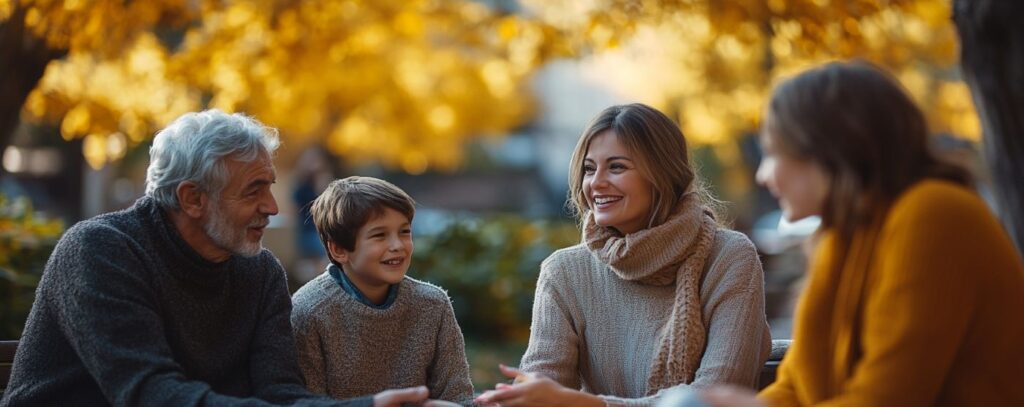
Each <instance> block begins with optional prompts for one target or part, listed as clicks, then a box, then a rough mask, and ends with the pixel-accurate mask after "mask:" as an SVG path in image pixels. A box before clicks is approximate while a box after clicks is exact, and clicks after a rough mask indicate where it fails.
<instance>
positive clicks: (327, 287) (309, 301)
mask: <svg viewBox="0 0 1024 407" xmlns="http://www.w3.org/2000/svg"><path fill="white" fill-rule="evenodd" d="M337 287H338V284H337V283H336V282H335V281H334V279H333V278H331V276H330V275H329V274H327V273H321V274H320V275H318V276H316V277H314V278H313V279H312V280H309V282H307V283H306V284H303V285H302V287H299V289H298V290H296V291H295V294H292V306H293V307H294V308H295V309H299V308H313V307H316V306H318V305H319V304H321V303H323V302H325V301H326V300H327V299H329V298H331V296H333V295H338V294H340V290H336V289H335V288H337Z"/></svg>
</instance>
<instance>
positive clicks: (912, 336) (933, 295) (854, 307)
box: [759, 181, 1024, 406]
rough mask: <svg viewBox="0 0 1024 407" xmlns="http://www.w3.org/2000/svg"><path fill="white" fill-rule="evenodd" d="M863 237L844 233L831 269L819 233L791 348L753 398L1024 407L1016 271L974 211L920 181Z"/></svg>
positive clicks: (829, 243)
mask: <svg viewBox="0 0 1024 407" xmlns="http://www.w3.org/2000/svg"><path fill="white" fill-rule="evenodd" d="M871 229H872V228H865V230H861V231H858V232H857V233H856V235H855V236H854V238H853V241H852V242H851V244H850V246H849V253H848V255H847V257H846V261H844V262H843V264H842V265H841V267H839V268H836V267H831V265H832V263H833V262H834V261H835V260H834V258H835V255H836V254H835V252H836V250H835V237H834V236H833V235H832V234H831V233H829V232H828V231H826V234H825V236H824V237H823V238H822V240H821V242H820V243H819V245H818V249H817V251H816V253H815V255H814V258H813V259H812V262H811V270H810V273H811V275H810V281H809V283H808V287H807V290H806V291H805V292H804V295H803V297H802V298H801V300H800V303H799V305H798V307H797V315H796V325H795V327H794V341H793V347H792V348H791V349H790V352H789V354H787V355H786V357H785V359H784V360H783V362H782V365H781V366H780V368H779V376H778V381H776V382H775V383H774V384H772V385H771V386H769V387H768V388H766V389H764V391H762V392H761V394H760V395H759V397H760V398H761V399H762V400H764V401H766V402H767V403H768V404H771V405H775V406H805V405H818V406H931V405H936V406H1004V405H1016V406H1024V382H1022V381H1024V316H1022V315H1024V264H1022V262H1021V258H1020V256H1019V255H1018V254H1017V253H1016V252H1015V250H1014V248H1013V246H1012V245H1011V243H1010V241H1009V239H1008V238H1007V237H1006V235H1005V233H1004V232H1003V230H1002V228H1001V226H1000V225H999V223H998V222H997V221H996V219H995V218H994V217H993V216H992V215H991V214H990V212H989V210H988V208H987V207H986V206H985V204H984V203H983V202H982V201H981V200H980V199H979V198H978V197H977V196H976V195H974V194H973V193H972V192H970V191H968V190H967V189H964V188H962V187H959V186H956V185H954V184H950V183H946V182H942V181H922V182H919V183H918V184H916V185H914V186H912V187H911V188H909V189H908V190H907V191H906V192H904V194H903V195H902V196H901V197H900V198H899V199H898V200H897V201H896V202H895V203H894V205H893V206H892V208H891V209H890V211H889V213H888V214H887V215H886V217H885V219H884V222H883V223H882V224H881V226H880V228H874V231H872V230H871ZM875 235H877V236H875ZM836 269H839V270H842V271H834V270H836Z"/></svg>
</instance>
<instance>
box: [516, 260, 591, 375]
mask: <svg viewBox="0 0 1024 407" xmlns="http://www.w3.org/2000/svg"><path fill="white" fill-rule="evenodd" d="M556 255H557V253H556ZM553 256H554V255H553ZM555 263H556V262H555V261H552V259H551V258H549V259H548V260H545V261H544V263H543V264H541V271H540V276H539V277H538V278H537V291H536V294H535V295H534V300H533V321H532V323H531V324H530V341H529V344H528V345H527V348H526V353H525V354H524V355H523V360H522V362H521V363H520V366H519V368H520V369H521V370H522V371H524V372H530V373H539V374H542V375H544V376H547V377H549V378H551V379H552V380H554V381H556V382H558V383H560V384H561V385H563V386H565V387H568V388H570V389H577V390H578V389H579V388H580V386H581V383H580V373H579V346H580V343H579V341H580V338H579V335H578V334H577V332H576V328H575V327H574V325H573V320H572V313H571V311H570V308H569V303H568V301H567V300H566V298H565V296H564V294H563V292H561V290H559V288H558V287H556V284H555V281H554V280H555V278H556V277H557V276H556V275H555V274H557V273H559V272H564V270H559V266H558V265H557V264H555Z"/></svg>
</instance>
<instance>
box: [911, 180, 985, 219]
mask: <svg viewBox="0 0 1024 407" xmlns="http://www.w3.org/2000/svg"><path fill="white" fill-rule="evenodd" d="M987 211H988V206H987V205H985V202H984V201H982V200H981V198H980V197H979V196H978V195H977V194H976V193H975V192H974V191H972V190H970V189H968V188H967V187H965V186H962V185H958V184H954V183H952V182H948V181H941V180H924V181H920V182H918V183H916V184H914V185H911V186H910V187H909V188H907V190H906V191H904V192H903V194H902V195H900V196H899V197H898V198H897V199H896V202H894V203H893V206H892V214H893V215H896V216H899V215H912V214H919V215H924V216H935V215H960V216H962V215H964V214H968V213H977V212H981V213H985V212H987Z"/></svg>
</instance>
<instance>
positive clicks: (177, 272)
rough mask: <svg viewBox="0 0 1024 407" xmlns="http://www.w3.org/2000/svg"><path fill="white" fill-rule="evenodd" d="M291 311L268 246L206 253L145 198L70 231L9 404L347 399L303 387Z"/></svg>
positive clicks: (23, 350)
mask: <svg viewBox="0 0 1024 407" xmlns="http://www.w3.org/2000/svg"><path fill="white" fill-rule="evenodd" d="M290 315H291V300H290V298H289V296H288V288H287V283H286V280H285V274H284V270H283V269H282V268H281V265H280V263H278V261H277V259H276V258H274V256H273V255H272V254H270V252H268V251H266V250H264V251H263V252H262V253H260V254H259V255H258V256H256V257H252V258H243V257H239V256H232V257H231V258H230V259H229V260H227V261H225V262H223V263H211V262H209V261H206V260H205V259H203V258H202V257H201V256H200V255H199V254H198V253H197V252H196V251H195V250H193V249H192V248H191V247H190V246H189V245H188V244H187V243H186V242H185V241H184V240H183V239H182V238H181V236H180V235H179V234H178V232H177V229H175V227H174V226H173V224H171V222H170V219H169V218H168V216H167V215H166V213H165V212H164V211H163V210H162V209H160V208H159V207H158V205H156V203H155V202H154V201H153V200H152V199H150V198H142V199H140V200H139V201H138V202H136V203H135V205H134V206H133V207H131V208H129V209H127V210H123V211H120V212H114V213H110V214H105V215H101V216H97V217H95V218H92V219H89V220H86V221H82V222H80V223H78V224H77V225H75V226H74V227H72V228H71V229H69V230H68V231H67V233H65V235H64V237H63V238H61V240H60V242H59V243H58V244H57V247H56V249H55V250H54V252H53V254H52V255H51V256H50V260H49V262H48V263H47V264H46V270H45V272H44V273H43V277H42V280H41V281H40V283H39V288H38V290H37V291H36V299H35V303H34V304H33V306H32V313H31V314H30V315H29V320H28V323H27V325H26V326H25V333H24V336H23V337H22V339H21V343H20V345H19V347H18V352H17V355H16V356H15V360H14V367H13V371H12V375H11V381H10V383H9V386H8V388H7V392H6V394H4V397H3V399H2V400H0V406H14V405H106V404H113V405H131V406H135V405H143V406H150V405H174V406H193V405H268V404H310V405H320V404H323V405H328V404H332V403H338V402H337V401H333V400H329V399H325V398H318V396H314V395H312V394H310V393H307V392H306V390H305V389H304V387H303V383H302V378H301V373H300V371H299V368H298V365H297V362H296V356H295V344H294V339H293V337H292V330H291V325H290V323H289V317H290ZM345 404H347V405H356V404H359V405H370V404H372V403H371V400H370V399H369V398H363V399H357V400H351V401H350V402H348V403H345Z"/></svg>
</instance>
